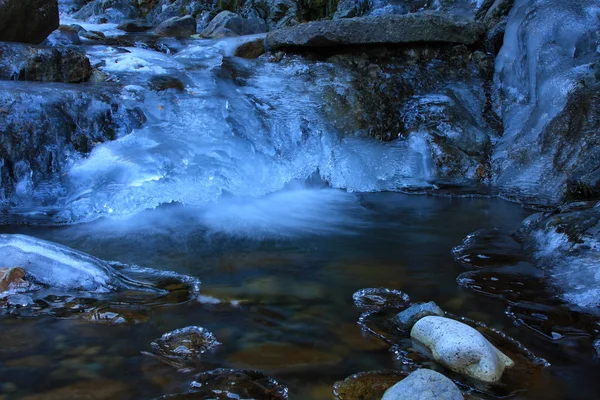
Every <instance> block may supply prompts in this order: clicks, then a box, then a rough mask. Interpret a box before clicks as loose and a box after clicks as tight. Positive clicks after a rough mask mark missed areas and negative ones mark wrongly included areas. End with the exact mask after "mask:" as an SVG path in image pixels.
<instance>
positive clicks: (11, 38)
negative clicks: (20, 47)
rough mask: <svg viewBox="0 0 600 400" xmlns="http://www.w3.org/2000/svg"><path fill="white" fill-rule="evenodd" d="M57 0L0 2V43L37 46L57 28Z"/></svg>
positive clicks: (7, 0)
mask: <svg viewBox="0 0 600 400" xmlns="http://www.w3.org/2000/svg"><path fill="white" fill-rule="evenodd" d="M58 25H59V18H58V1H57V0H0V41H1V42H22V43H32V44H39V43H42V42H43V41H44V39H46V38H47V37H48V35H50V33H51V32H52V31H53V30H55V29H56V28H58Z"/></svg>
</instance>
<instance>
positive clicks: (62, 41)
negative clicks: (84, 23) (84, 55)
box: [46, 25, 83, 46]
mask: <svg viewBox="0 0 600 400" xmlns="http://www.w3.org/2000/svg"><path fill="white" fill-rule="evenodd" d="M82 29H83V28H82ZM46 41H47V43H49V44H50V45H51V46H71V45H80V44H81V38H80V37H79V31H78V30H76V29H74V28H72V27H70V26H68V25H61V26H59V27H58V29H57V30H55V31H54V32H52V33H51V34H50V36H48V38H47V39H46Z"/></svg>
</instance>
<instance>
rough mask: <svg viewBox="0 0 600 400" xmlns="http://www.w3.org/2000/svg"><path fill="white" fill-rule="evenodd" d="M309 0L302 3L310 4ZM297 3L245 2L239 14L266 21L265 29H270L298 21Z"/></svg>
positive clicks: (283, 0) (291, 0)
mask: <svg viewBox="0 0 600 400" xmlns="http://www.w3.org/2000/svg"><path fill="white" fill-rule="evenodd" d="M310 4H311V2H305V4H304V5H308V6H310ZM300 8H301V7H299V3H298V2H297V1H294V0H265V1H262V2H260V3H259V2H248V1H247V2H246V4H245V5H244V8H242V10H241V11H240V15H242V16H243V17H247V18H255V19H260V20H263V21H265V22H266V30H267V31H272V30H275V29H279V28H282V27H286V26H293V25H296V24H297V23H298V18H299V17H300V16H299V14H300Z"/></svg>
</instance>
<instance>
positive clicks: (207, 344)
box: [147, 326, 221, 368]
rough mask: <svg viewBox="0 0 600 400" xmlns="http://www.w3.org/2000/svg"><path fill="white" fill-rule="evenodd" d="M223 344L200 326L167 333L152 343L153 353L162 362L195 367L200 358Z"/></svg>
mask: <svg viewBox="0 0 600 400" xmlns="http://www.w3.org/2000/svg"><path fill="white" fill-rule="evenodd" d="M220 344H221V343H219V341H218V340H217V339H216V338H215V336H214V335H213V334H212V333H211V332H209V331H208V330H206V329H205V328H202V327H200V326H187V327H185V328H181V329H175V330H174V331H171V332H167V333H165V334H164V335H162V336H161V337H160V338H158V339H156V340H155V341H153V342H152V343H151V346H152V353H147V354H150V355H153V356H155V357H158V358H159V359H160V360H162V361H164V362H166V363H168V364H171V365H174V366H177V367H186V366H187V367H190V368H191V367H193V365H195V363H196V362H197V361H198V360H199V358H200V356H201V355H202V354H204V353H206V352H207V351H209V350H211V349H214V348H215V347H217V346H219V345H220Z"/></svg>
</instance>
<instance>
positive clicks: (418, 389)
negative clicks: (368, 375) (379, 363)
mask: <svg viewBox="0 0 600 400" xmlns="http://www.w3.org/2000/svg"><path fill="white" fill-rule="evenodd" d="M463 399H464V397H463V395H462V393H461V392H460V390H459V389H458V387H457V386H456V385H455V384H454V382H452V381H451V380H450V379H448V378H446V377H445V376H444V375H442V374H440V373H439V372H435V371H432V370H430V369H418V370H416V371H415V372H413V373H411V374H410V375H409V376H407V377H406V378H404V379H402V380H401V381H400V382H398V383H396V384H395V385H394V386H392V387H391V388H389V389H388V390H386V392H385V393H384V395H383V397H382V398H381V400H463Z"/></svg>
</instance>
